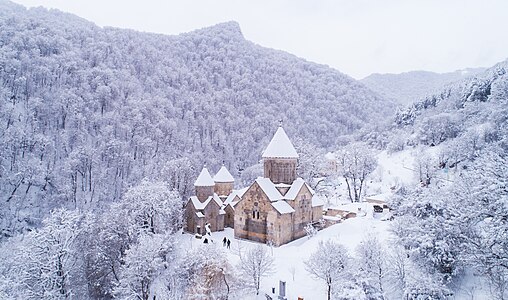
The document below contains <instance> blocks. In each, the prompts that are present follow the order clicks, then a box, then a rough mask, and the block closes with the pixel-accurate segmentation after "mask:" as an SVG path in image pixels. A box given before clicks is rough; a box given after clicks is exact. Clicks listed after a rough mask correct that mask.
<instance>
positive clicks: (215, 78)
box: [0, 1, 393, 234]
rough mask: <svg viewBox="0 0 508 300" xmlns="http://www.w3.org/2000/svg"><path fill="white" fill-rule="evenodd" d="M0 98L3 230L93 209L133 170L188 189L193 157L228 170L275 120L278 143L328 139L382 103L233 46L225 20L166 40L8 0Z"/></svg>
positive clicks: (353, 87) (365, 119) (338, 79)
mask: <svg viewBox="0 0 508 300" xmlns="http://www.w3.org/2000/svg"><path fill="white" fill-rule="evenodd" d="M0 103H1V106H0V124H2V125H1V126H3V128H2V131H1V133H0V141H1V143H0V144H1V146H0V190H1V194H2V197H1V202H2V203H5V207H4V208H5V209H2V210H1V211H2V212H1V214H3V215H1V220H2V222H3V224H0V225H1V227H2V228H4V229H5V230H7V229H6V228H9V230H12V228H16V226H14V225H13V224H11V222H19V223H20V224H21V225H20V227H23V226H24V225H23V224H27V223H28V224H32V223H37V222H38V220H39V217H40V216H42V215H44V213H45V212H46V211H48V210H49V209H51V208H53V207H57V206H67V207H79V208H84V209H86V208H96V207H98V206H100V205H101V203H104V202H109V201H111V200H114V199H118V198H119V197H120V196H121V194H122V193H123V191H124V190H125V188H126V187H128V186H130V185H133V184H135V183H137V182H139V181H140V180H141V179H142V178H144V177H148V178H156V179H163V180H165V181H167V182H169V184H170V185H171V187H172V188H176V189H178V190H179V191H180V193H182V194H183V195H188V194H189V193H190V191H191V189H192V180H193V178H194V176H195V175H196V174H197V171H198V170H199V169H200V168H201V166H202V164H203V163H208V165H209V166H210V167H211V169H212V171H216V169H218V167H219V166H220V164H221V163H222V161H224V162H225V163H226V165H227V167H228V168H229V170H231V171H232V174H233V175H234V176H238V171H239V170H242V169H244V168H246V167H248V166H250V165H253V164H255V163H256V162H257V161H258V160H259V157H260V154H261V151H262V149H263V148H264V147H265V146H266V145H267V143H268V141H269V137H270V136H272V134H273V132H274V130H275V128H276V125H277V124H278V121H279V120H280V119H282V120H283V121H284V126H285V128H286V130H287V132H288V134H289V136H290V137H292V138H296V137H300V138H302V139H303V140H306V141H308V142H309V143H312V144H315V145H316V146H319V147H333V145H334V144H335V142H336V137H337V136H338V135H344V134H350V133H354V132H355V131H357V130H358V129H361V128H364V127H365V126H370V125H375V123H377V120H382V119H386V115H390V114H391V112H392V111H393V104H392V103H391V102H387V101H384V100H383V99H381V98H379V96H376V95H375V94H374V93H372V92H371V91H370V90H369V89H367V88H366V87H365V86H364V85H363V84H361V83H359V82H357V81H355V80H353V79H352V78H350V77H348V76H346V75H344V74H341V73H340V72H338V71H336V70H333V69H331V68H329V67H326V66H323V65H318V64H314V63H310V62H307V61H304V60H302V59H299V58H297V57H295V56H293V55H290V54H287V53H284V52H281V51H275V50H271V49H267V48H263V47H260V46H258V45H255V44H253V43H252V42H249V41H247V40H245V39H244V38H243V36H242V33H241V30H240V28H239V26H238V24H237V23H235V22H229V23H224V24H219V25H217V26H213V27H210V28H205V29H201V30H196V31H194V32H190V33H186V34H182V35H178V36H165V35H159V34H150V33H140V32H136V31H132V30H123V29H116V28H100V27H98V26H96V25H94V24H92V23H90V22H88V21H86V20H83V19H80V18H77V17H75V16H73V15H70V14H66V13H62V12H59V11H55V10H50V11H48V10H45V9H43V8H36V9H29V10H26V9H24V8H23V7H21V6H18V5H15V4H12V3H10V2H7V1H0ZM32 207H36V208H37V210H34V209H33V208H32ZM6 234H8V233H6Z"/></svg>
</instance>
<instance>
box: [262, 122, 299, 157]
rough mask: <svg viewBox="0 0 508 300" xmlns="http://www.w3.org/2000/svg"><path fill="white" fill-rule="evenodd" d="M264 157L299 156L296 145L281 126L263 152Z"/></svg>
mask: <svg viewBox="0 0 508 300" xmlns="http://www.w3.org/2000/svg"><path fill="white" fill-rule="evenodd" d="M263 158H298V153H296V150H295V147H293V144H292V143H291V141H290V140H289V137H288V136H287V134H286V132H285V131H284V129H283V128H282V127H280V126H279V128H278V129H277V131H276V132H275V134H274V136H273V138H272V140H271V141H270V143H269V144H268V146H267V147H266V149H265V151H264V152H263Z"/></svg>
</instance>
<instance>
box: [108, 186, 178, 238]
mask: <svg viewBox="0 0 508 300" xmlns="http://www.w3.org/2000/svg"><path fill="white" fill-rule="evenodd" d="M113 210H116V211H118V212H120V211H124V212H125V214H124V215H125V217H126V218H127V220H126V222H128V224H129V225H130V226H133V229H134V230H143V231H148V232H151V233H157V234H160V233H173V232H175V231H177V230H178V229H180V227H181V222H182V203H181V198H180V196H179V195H178V193H176V192H173V191H171V190H169V188H168V186H167V185H166V184H165V183H163V182H149V181H146V180H144V181H142V182H141V183H140V184H139V185H137V186H134V187H132V188H130V189H129V190H128V191H127V192H126V193H125V195H124V197H123V199H122V201H121V202H120V203H119V204H118V205H117V206H115V207H114V208H113Z"/></svg>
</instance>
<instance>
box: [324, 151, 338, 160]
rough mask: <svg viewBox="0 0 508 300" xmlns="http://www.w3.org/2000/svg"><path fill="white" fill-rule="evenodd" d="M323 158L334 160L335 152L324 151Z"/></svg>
mask: <svg viewBox="0 0 508 300" xmlns="http://www.w3.org/2000/svg"><path fill="white" fill-rule="evenodd" d="M325 158H326V159H329V160H335V159H337V158H336V157H335V154H334V153H332V152H328V153H326V154H325Z"/></svg>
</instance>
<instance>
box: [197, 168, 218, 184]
mask: <svg viewBox="0 0 508 300" xmlns="http://www.w3.org/2000/svg"><path fill="white" fill-rule="evenodd" d="M214 185H215V182H214V181H213V179H212V176H211V175H210V173H209V172H208V169H207V168H206V167H203V170H201V173H199V176H198V178H197V179H196V181H195V182H194V186H214Z"/></svg>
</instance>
